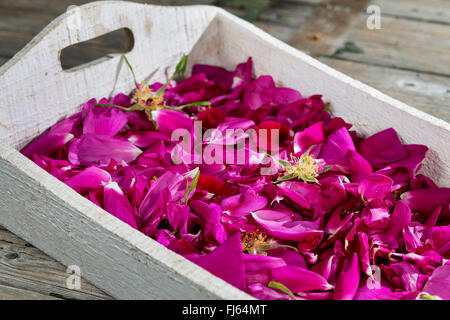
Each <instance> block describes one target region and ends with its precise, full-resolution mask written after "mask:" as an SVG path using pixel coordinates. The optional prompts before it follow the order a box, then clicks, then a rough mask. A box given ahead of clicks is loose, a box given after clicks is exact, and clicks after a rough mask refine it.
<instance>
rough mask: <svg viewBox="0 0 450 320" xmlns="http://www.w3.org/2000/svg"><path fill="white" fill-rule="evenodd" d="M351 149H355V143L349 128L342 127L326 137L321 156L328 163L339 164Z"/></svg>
mask: <svg viewBox="0 0 450 320" xmlns="http://www.w3.org/2000/svg"><path fill="white" fill-rule="evenodd" d="M349 151H355V145H354V144H353V140H352V137H351V136H350V134H349V132H348V130H347V129H346V128H341V129H339V130H337V131H335V132H334V133H332V134H331V135H330V136H329V137H328V138H327V139H326V141H325V143H324V144H323V147H322V151H321V152H320V154H319V158H320V159H323V160H325V162H326V163H327V164H339V163H341V162H342V161H343V160H344V159H345V156H346V155H347V153H348V152H349Z"/></svg>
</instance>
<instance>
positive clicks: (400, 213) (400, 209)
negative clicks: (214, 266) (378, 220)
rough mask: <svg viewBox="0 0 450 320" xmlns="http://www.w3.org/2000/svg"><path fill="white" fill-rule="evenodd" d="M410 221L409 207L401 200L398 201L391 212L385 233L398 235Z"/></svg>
mask: <svg viewBox="0 0 450 320" xmlns="http://www.w3.org/2000/svg"><path fill="white" fill-rule="evenodd" d="M410 222H411V209H409V207H408V205H407V204H406V203H405V202H403V201H401V200H400V201H398V202H397V204H396V205H395V208H394V212H393V213H392V217H391V222H390V223H389V229H388V230H387V234H388V235H391V236H394V237H398V236H399V235H400V233H401V231H402V230H403V228H404V227H406V226H407V225H408V224H409V223H410Z"/></svg>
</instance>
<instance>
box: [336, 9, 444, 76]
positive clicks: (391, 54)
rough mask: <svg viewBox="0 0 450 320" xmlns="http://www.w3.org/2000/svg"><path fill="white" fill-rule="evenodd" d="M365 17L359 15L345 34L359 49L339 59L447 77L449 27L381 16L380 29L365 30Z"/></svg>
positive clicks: (343, 47)
mask: <svg viewBox="0 0 450 320" xmlns="http://www.w3.org/2000/svg"><path fill="white" fill-rule="evenodd" d="M366 19H367V17H366V16H365V15H360V16H358V19H357V21H356V22H355V24H354V26H353V27H352V28H351V29H350V30H349V31H348V33H347V34H346V35H345V41H347V43H349V42H350V43H352V44H354V45H355V46H356V47H357V48H360V49H361V51H360V52H357V51H358V50H356V51H355V50H347V49H346V48H345V46H341V48H342V49H343V50H340V49H341V48H339V49H338V51H339V52H340V53H339V54H338V56H339V57H341V58H345V59H347V60H352V61H358V62H363V63H366V64H376V65H380V66H385V67H392V68H401V69H407V70H414V71H422V72H428V73H433V74H439V75H444V76H448V75H450V54H449V48H450V37H449V34H450V25H442V24H433V23H428V22H419V21H415V22H414V23H412V22H411V21H410V20H405V19H401V18H392V17H383V19H382V26H381V29H379V30H369V29H368V28H367V27H366Z"/></svg>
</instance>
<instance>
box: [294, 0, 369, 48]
mask: <svg viewBox="0 0 450 320" xmlns="http://www.w3.org/2000/svg"><path fill="white" fill-rule="evenodd" d="M369 3H370V0H363V1H344V0H334V1H329V2H328V3H327V5H326V6H325V5H320V6H316V7H315V8H314V10H313V12H312V14H311V15H310V16H309V18H308V19H306V21H304V23H303V24H302V25H301V26H300V28H299V29H298V30H297V31H296V32H295V33H294V35H293V36H292V38H291V40H290V41H289V42H288V43H289V44H290V45H291V46H293V47H295V48H298V49H300V50H302V51H304V52H305V53H307V54H310V55H313V56H321V55H330V54H332V53H333V52H334V51H335V50H336V48H337V47H338V46H339V45H340V44H341V43H342V42H343V40H342V39H343V38H344V36H345V34H346V33H347V31H348V29H349V28H350V27H351V26H352V25H353V24H354V22H355V20H357V19H358V16H360V15H361V12H362V11H363V10H364V9H365V8H366V7H367V5H368V4H369Z"/></svg>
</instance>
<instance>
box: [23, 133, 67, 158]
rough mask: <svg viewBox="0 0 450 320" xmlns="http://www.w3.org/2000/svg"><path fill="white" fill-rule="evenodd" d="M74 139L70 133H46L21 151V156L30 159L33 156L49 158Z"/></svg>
mask: <svg viewBox="0 0 450 320" xmlns="http://www.w3.org/2000/svg"><path fill="white" fill-rule="evenodd" d="M73 137H74V135H73V134H71V133H47V134H44V135H43V136H40V137H39V138H37V139H36V140H34V141H33V142H31V143H30V144H29V145H28V146H26V147H25V148H24V149H23V150H22V154H23V155H24V156H26V157H28V158H31V157H32V156H33V154H39V155H43V156H49V155H51V154H52V153H54V152H55V151H57V150H58V149H60V148H62V147H63V146H64V145H65V144H66V143H67V142H69V141H70V140H72V139H73Z"/></svg>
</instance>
